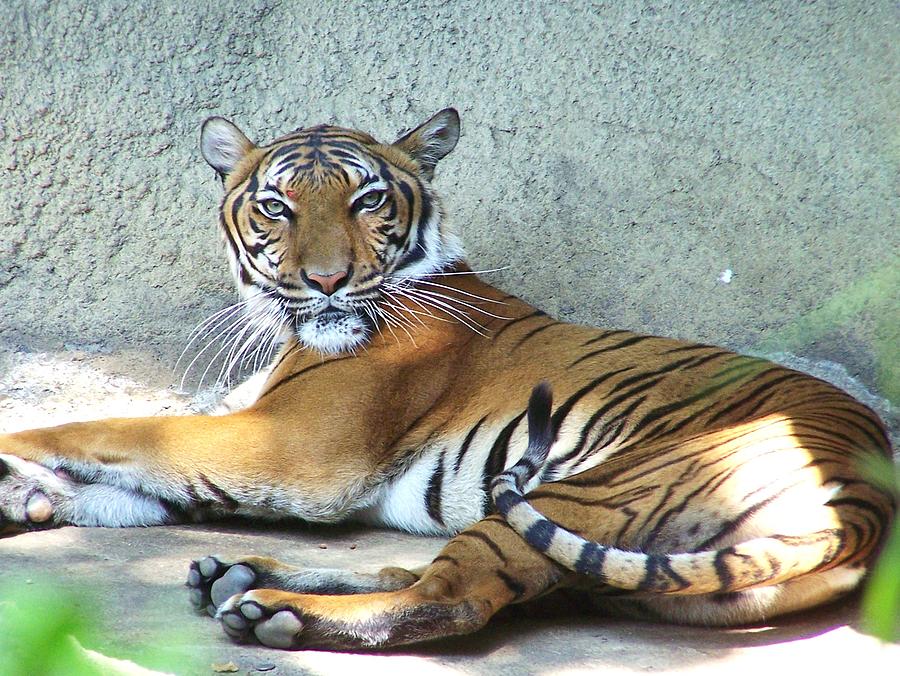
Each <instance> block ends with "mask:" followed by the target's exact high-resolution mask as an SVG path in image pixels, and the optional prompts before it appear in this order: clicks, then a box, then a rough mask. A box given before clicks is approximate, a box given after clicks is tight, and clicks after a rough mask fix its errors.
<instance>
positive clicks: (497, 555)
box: [198, 516, 567, 649]
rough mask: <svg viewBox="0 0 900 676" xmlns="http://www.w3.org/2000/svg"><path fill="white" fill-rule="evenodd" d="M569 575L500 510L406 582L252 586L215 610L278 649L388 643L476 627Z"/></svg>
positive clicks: (241, 636)
mask: <svg viewBox="0 0 900 676" xmlns="http://www.w3.org/2000/svg"><path fill="white" fill-rule="evenodd" d="M198 565H199V564H198ZM207 567H210V564H207ZM410 575H412V574H410ZM566 576H567V572H566V571H563V570H562V569H561V568H560V567H559V566H557V565H556V564H554V563H553V562H552V561H550V560H549V559H547V558H546V557H544V556H543V555H542V554H539V553H538V552H536V551H535V550H534V549H532V548H531V547H530V546H528V544H527V543H525V541H524V540H522V539H521V538H520V537H519V536H518V535H516V533H515V532H514V531H512V529H511V528H510V527H509V526H508V525H507V524H506V523H505V522H504V521H503V520H502V519H500V518H499V517H497V516H494V517H489V518H487V519H484V520H482V521H480V522H479V523H477V524H475V525H474V526H472V527H471V528H469V529H468V530H466V531H463V532H462V533H460V534H459V535H458V536H456V537H455V538H454V539H453V540H451V541H450V542H449V543H448V544H447V546H446V547H445V548H444V549H443V551H442V552H441V554H440V555H439V556H438V557H437V558H435V559H434V561H433V562H432V563H431V565H430V566H428V567H427V569H426V570H425V571H424V572H423V574H422V576H421V577H420V578H419V579H418V580H417V581H416V582H414V583H413V584H412V585H410V586H407V587H405V588H401V589H397V590H395V591H377V592H370V593H361V594H350V595H333V594H331V595H326V594H310V593H297V592H294V591H284V590H280V589H263V588H254V589H249V590H248V591H245V592H239V593H236V594H235V595H234V596H232V597H231V598H229V599H228V600H227V601H226V602H225V603H224V604H223V605H222V606H221V607H220V608H219V610H218V613H217V616H218V617H219V619H220V620H221V621H222V627H223V629H224V630H225V632H226V633H227V634H228V635H229V636H231V637H232V638H234V639H236V640H252V639H255V640H258V641H259V642H261V643H263V644H264V645H267V646H270V647H274V648H289V649H297V648H341V649H348V648H357V649H359V648H383V647H389V646H396V645H403V644H407V643H415V642H421V641H428V640H434V639H439V638H445V637H448V636H453V635H457V634H467V633H471V632H474V631H476V630H478V629H480V628H481V627H482V626H484V624H485V623H486V622H487V621H488V620H489V619H490V618H491V617H492V616H493V615H494V614H495V613H496V612H497V611H499V610H500V609H502V608H503V607H505V606H507V605H509V604H512V603H519V602H522V601H527V600H529V599H532V598H535V597H537V596H539V595H541V594H543V593H545V592H547V591H548V590H549V589H551V588H553V587H554V586H555V585H557V584H558V583H559V582H560V581H562V580H563V578H565V577H566ZM407 579H408V578H407Z"/></svg>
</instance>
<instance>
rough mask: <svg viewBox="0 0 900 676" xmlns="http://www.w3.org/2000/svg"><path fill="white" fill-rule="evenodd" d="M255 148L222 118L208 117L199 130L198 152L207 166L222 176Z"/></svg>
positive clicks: (229, 171)
mask: <svg viewBox="0 0 900 676" xmlns="http://www.w3.org/2000/svg"><path fill="white" fill-rule="evenodd" d="M254 147H255V146H254V145H253V142H252V141H250V139H248V138H247V137H246V136H244V133H243V132H242V131H241V130H240V129H238V128H237V127H236V126H235V125H234V124H232V123H231V122H229V121H228V120H226V119H225V118H224V117H210V118H208V119H207V120H206V121H205V122H204V123H203V127H202V128H201V129H200V152H202V153H203V159H205V160H206V161H207V162H208V163H209V165H210V166H211V167H212V168H213V169H215V170H216V171H217V172H219V173H220V174H222V175H223V176H225V175H227V174H229V173H231V171H232V170H233V169H234V167H235V165H237V163H238V162H239V161H240V160H241V158H243V157H244V155H246V154H247V153H248V152H250V151H251V150H252V149H253V148H254Z"/></svg>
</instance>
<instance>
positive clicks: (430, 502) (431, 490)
mask: <svg viewBox="0 0 900 676" xmlns="http://www.w3.org/2000/svg"><path fill="white" fill-rule="evenodd" d="M445 453H446V451H442V452H441V455H440V457H439V458H438V461H437V467H435V468H434V472H432V474H431V479H430V480H429V482H428V490H426V491H425V507H426V508H427V509H428V516H430V517H431V518H432V519H433V520H434V521H435V522H437V523H439V524H440V525H442V526H444V525H445V524H444V517H443V516H442V515H441V488H443V485H444V454H445Z"/></svg>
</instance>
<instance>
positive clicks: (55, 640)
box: [0, 580, 211, 676]
mask: <svg viewBox="0 0 900 676" xmlns="http://www.w3.org/2000/svg"><path fill="white" fill-rule="evenodd" d="M74 586H75V585H74V584H73V583H70V584H69V585H67V586H61V585H60V584H59V583H58V582H57V583H49V582H42V581H36V582H34V583H31V582H30V581H28V582H27V583H26V582H25V581H24V580H23V581H21V582H18V583H15V584H6V585H5V586H4V587H3V588H0V675H2V676H88V675H90V676H96V675H102V676H108V675H109V674H118V673H148V674H149V673H201V672H205V671H206V670H207V669H208V668H209V663H210V659H211V654H210V651H208V650H206V649H205V648H199V647H198V646H200V645H202V641H201V639H200V638H199V637H198V636H197V635H196V631H195V629H194V628H193V625H192V624H191V622H190V614H189V613H188V612H187V611H186V609H185V612H184V615H183V617H182V616H176V617H175V618H173V621H172V622H171V623H170V624H168V625H166V626H165V627H163V628H161V629H157V630H151V631H150V632H149V633H148V634H147V635H141V636H140V645H135V644H133V643H132V644H129V643H128V641H129V640H131V641H133V640H134V636H133V634H132V635H130V636H129V635H128V632H117V631H116V627H117V626H119V625H120V624H121V623H122V622H128V621H129V618H128V617H112V616H110V615H109V613H108V612H106V611H105V610H104V608H105V606H106V605H107V604H106V603H105V602H104V599H103V598H101V597H100V594H99V593H98V592H96V591H94V592H93V593H89V592H88V591H73V587H74ZM82 588H83V589H86V587H82ZM149 601H150V602H151V603H152V602H153V600H152V599H151V600H149ZM158 605H161V606H163V608H162V609H160V608H156V610H155V611H154V612H149V614H150V615H151V616H156V617H159V616H163V617H164V616H165V613H164V612H163V611H164V610H165V607H164V606H165V599H160V600H159V604H158ZM148 611H150V606H147V607H145V608H134V609H133V612H135V613H139V612H148ZM82 646H83V647H82ZM117 660H124V663H117ZM138 665H140V666H138ZM145 670H147V671H145ZM153 670H158V671H153Z"/></svg>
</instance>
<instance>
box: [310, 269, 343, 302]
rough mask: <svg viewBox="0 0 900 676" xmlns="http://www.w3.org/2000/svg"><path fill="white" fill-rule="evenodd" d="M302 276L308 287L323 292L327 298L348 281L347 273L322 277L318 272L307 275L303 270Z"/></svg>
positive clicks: (334, 273) (336, 273)
mask: <svg viewBox="0 0 900 676" xmlns="http://www.w3.org/2000/svg"><path fill="white" fill-rule="evenodd" d="M300 276H301V277H302V278H303V281H304V282H306V284H307V285H308V286H310V287H312V288H313V289H316V290H317V291H321V292H322V293H324V294H325V295H327V296H330V295H331V294H333V293H334V292H335V291H337V290H338V289H339V288H341V287H342V286H344V284H346V283H347V279H348V275H347V273H346V272H333V273H331V274H330V275H320V274H318V273H317V272H310V273H307V272H306V271H305V270H301V271H300Z"/></svg>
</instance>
